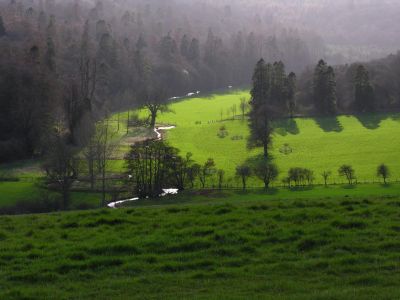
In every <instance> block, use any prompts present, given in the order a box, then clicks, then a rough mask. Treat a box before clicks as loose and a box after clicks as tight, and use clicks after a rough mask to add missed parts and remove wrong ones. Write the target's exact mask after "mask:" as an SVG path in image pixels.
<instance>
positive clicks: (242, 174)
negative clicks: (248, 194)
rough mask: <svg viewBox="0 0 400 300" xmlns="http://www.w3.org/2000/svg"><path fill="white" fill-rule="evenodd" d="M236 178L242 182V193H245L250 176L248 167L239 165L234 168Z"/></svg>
mask: <svg viewBox="0 0 400 300" xmlns="http://www.w3.org/2000/svg"><path fill="white" fill-rule="evenodd" d="M236 176H237V177H239V178H240V179H241V180H242V187H243V191H245V190H246V186H247V179H249V177H250V176H251V168H250V167H249V166H248V165H240V166H238V167H236Z"/></svg>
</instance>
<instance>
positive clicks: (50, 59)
mask: <svg viewBox="0 0 400 300" xmlns="http://www.w3.org/2000/svg"><path fill="white" fill-rule="evenodd" d="M55 57H56V49H55V45H54V42H53V39H52V38H51V37H48V38H47V50H46V55H45V62H46V66H47V68H48V69H49V70H50V71H51V72H55V71H56V58H55Z"/></svg>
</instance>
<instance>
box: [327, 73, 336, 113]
mask: <svg viewBox="0 0 400 300" xmlns="http://www.w3.org/2000/svg"><path fill="white" fill-rule="evenodd" d="M326 82H327V90H326V99H325V112H326V113H327V114H329V115H333V114H335V113H336V111H337V108H336V103H337V100H336V78H335V71H334V70H333V68H332V67H331V66H329V67H328V70H327V71H326Z"/></svg>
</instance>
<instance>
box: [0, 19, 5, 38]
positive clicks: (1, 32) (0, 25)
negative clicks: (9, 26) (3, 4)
mask: <svg viewBox="0 0 400 300" xmlns="http://www.w3.org/2000/svg"><path fill="white" fill-rule="evenodd" d="M5 35H6V28H5V27H4V22H3V17H2V16H1V15H0V38H1V37H3V36H5Z"/></svg>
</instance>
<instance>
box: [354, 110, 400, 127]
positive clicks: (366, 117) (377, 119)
mask: <svg viewBox="0 0 400 300" xmlns="http://www.w3.org/2000/svg"><path fill="white" fill-rule="evenodd" d="M393 117H394V116H393ZM356 118H357V120H358V121H359V122H360V123H361V124H362V126H364V127H365V128H367V129H371V130H374V129H378V128H379V126H380V125H381V122H382V121H383V120H385V119H387V118H389V116H388V115H383V114H372V113H368V114H361V115H356Z"/></svg>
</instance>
